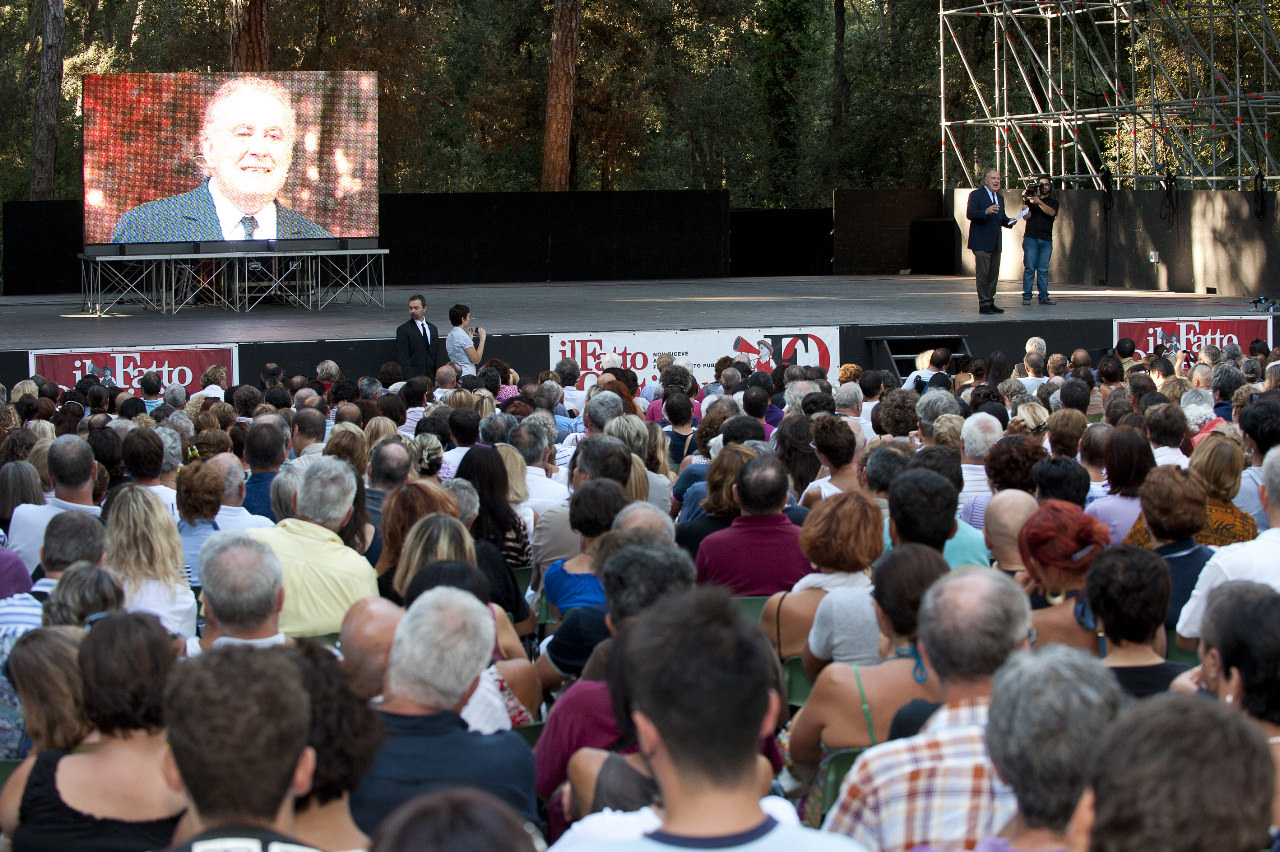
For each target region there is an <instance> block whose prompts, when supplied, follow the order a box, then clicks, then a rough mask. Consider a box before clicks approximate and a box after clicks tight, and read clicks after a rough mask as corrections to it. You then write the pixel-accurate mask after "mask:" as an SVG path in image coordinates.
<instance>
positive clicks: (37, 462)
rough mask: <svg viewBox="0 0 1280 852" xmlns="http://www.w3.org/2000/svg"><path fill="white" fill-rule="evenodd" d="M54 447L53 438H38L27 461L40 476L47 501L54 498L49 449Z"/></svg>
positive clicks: (28, 454)
mask: <svg viewBox="0 0 1280 852" xmlns="http://www.w3.org/2000/svg"><path fill="white" fill-rule="evenodd" d="M28 431H30V430H28ZM33 434H34V433H33ZM52 446H53V438H41V437H39V436H37V438H36V442H35V443H34V444H32V445H31V450H30V451H29V452H28V453H27V461H28V462H29V463H30V464H31V466H32V467H34V468H35V469H36V473H37V474H38V475H39V476H40V487H41V488H42V489H43V490H44V497H45V499H46V500H48V499H49V498H50V497H52V496H53V480H51V479H50V478H49V448H50V447H52Z"/></svg>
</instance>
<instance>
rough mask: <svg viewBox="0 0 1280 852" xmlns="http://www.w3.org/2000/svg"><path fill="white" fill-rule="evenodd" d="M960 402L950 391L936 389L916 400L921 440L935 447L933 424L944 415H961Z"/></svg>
mask: <svg viewBox="0 0 1280 852" xmlns="http://www.w3.org/2000/svg"><path fill="white" fill-rule="evenodd" d="M959 413H960V401H959V400H958V399H956V398H955V397H954V396H953V395H952V394H951V392H950V391H948V390H943V389H942V388H935V389H934V390H931V391H926V392H925V394H924V395H923V396H921V397H920V398H919V399H918V400H916V417H917V418H918V420H919V425H920V440H921V442H923V443H924V444H925V445H927V446H932V445H933V424H934V423H936V422H937V421H938V418H939V417H941V416H942V415H944V414H959Z"/></svg>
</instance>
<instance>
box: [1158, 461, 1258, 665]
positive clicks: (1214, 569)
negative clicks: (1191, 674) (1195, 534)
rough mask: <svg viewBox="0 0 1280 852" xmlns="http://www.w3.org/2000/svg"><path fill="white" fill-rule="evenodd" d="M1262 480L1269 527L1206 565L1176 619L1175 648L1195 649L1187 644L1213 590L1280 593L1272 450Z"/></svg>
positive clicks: (1197, 632)
mask: <svg viewBox="0 0 1280 852" xmlns="http://www.w3.org/2000/svg"><path fill="white" fill-rule="evenodd" d="M1262 476H1263V485H1262V486H1261V487H1260V488H1259V496H1260V497H1261V500H1262V505H1263V507H1265V509H1266V511H1267V515H1268V517H1269V519H1270V520H1271V521H1272V523H1269V524H1268V528H1267V530H1266V531H1265V532H1262V533H1260V534H1259V535H1258V537H1257V538H1255V539H1254V540H1253V541H1244V542H1240V543H1239V544H1230V545H1227V546H1226V547H1222V548H1219V549H1218V550H1217V551H1216V552H1215V553H1214V554H1213V556H1212V557H1211V558H1210V559H1209V561H1208V562H1206V563H1205V565H1204V568H1203V569H1201V571H1200V576H1199V578H1198V579H1197V580H1196V585H1195V588H1194V589H1193V590H1192V591H1191V597H1189V598H1188V599H1187V605H1186V606H1184V607H1183V608H1182V613H1181V615H1179V616H1178V637H1179V638H1178V647H1179V648H1182V649H1183V650H1188V649H1190V648H1192V647H1194V645H1195V643H1194V641H1186V640H1195V639H1198V638H1200V620H1201V619H1202V618H1203V617H1204V610H1205V605H1206V604H1207V603H1208V597H1209V593H1210V592H1211V591H1213V589H1214V588H1215V587H1217V586H1220V585H1222V584H1223V583H1229V582H1231V581H1232V580H1253V581H1255V582H1258V583H1265V584H1266V585H1268V586H1271V587H1272V588H1276V589H1280V576H1278V575H1277V574H1276V571H1275V569H1274V562H1273V559H1274V556H1275V551H1273V550H1272V549H1271V548H1272V547H1273V546H1274V545H1275V544H1276V543H1277V542H1278V541H1280V531H1277V532H1274V533H1273V532H1272V530H1271V527H1275V526H1277V525H1280V500H1275V501H1273V500H1272V498H1271V495H1273V494H1280V452H1277V451H1276V450H1275V449H1274V448H1273V449H1272V451H1271V452H1269V453H1267V458H1266V459H1265V460H1264V461H1263V463H1262Z"/></svg>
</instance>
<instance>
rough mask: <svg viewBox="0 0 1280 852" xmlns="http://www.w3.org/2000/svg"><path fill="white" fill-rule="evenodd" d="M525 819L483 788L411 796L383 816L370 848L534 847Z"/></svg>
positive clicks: (375, 851)
mask: <svg viewBox="0 0 1280 852" xmlns="http://www.w3.org/2000/svg"><path fill="white" fill-rule="evenodd" d="M537 848H539V847H536V846H535V845H534V842H533V836H532V835H531V834H530V831H529V829H528V827H527V823H525V822H524V821H522V820H521V818H520V815H519V814H517V813H516V812H515V811H514V810H512V809H511V806H510V805H507V804H505V803H504V802H503V801H502V800H500V799H498V798H496V797H494V796H491V795H489V794H488V793H484V792H482V791H480V790H467V789H463V788H459V789H456V790H440V791H438V792H435V793H431V794H429V795H426V796H418V797H417V798H416V799H410V800H409V801H407V802H405V803H404V804H403V805H401V806H400V807H398V808H396V810H395V811H393V812H392V814H391V815H390V816H389V817H387V818H386V819H385V820H383V821H382V827H381V828H380V829H378V834H377V836H376V837H374V839H373V846H372V847H371V849H370V852H535V850H536V849H537Z"/></svg>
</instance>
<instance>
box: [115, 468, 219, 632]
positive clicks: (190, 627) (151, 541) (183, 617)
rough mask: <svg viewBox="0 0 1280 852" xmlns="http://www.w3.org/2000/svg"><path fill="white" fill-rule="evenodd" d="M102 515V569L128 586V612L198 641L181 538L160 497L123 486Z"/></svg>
mask: <svg viewBox="0 0 1280 852" xmlns="http://www.w3.org/2000/svg"><path fill="white" fill-rule="evenodd" d="M103 514H104V515H106V516H107V550H106V556H105V558H104V560H103V564H105V565H106V566H107V570H109V571H110V572H111V573H112V574H113V575H114V576H115V578H116V579H117V580H119V581H120V585H121V586H123V587H124V593H125V609H126V610H127V611H129V612H148V613H151V614H152V615H154V616H156V617H157V618H159V619H160V623H161V624H163V625H164V628H165V629H166V630H168V631H169V632H170V633H171V634H173V635H175V636H180V637H182V638H183V639H189V638H191V637H192V636H194V635H195V633H196V599H195V596H194V595H193V594H192V593H191V585H190V583H188V581H187V577H186V574H185V572H184V571H183V570H182V568H183V563H184V556H183V552H182V537H181V536H180V535H179V534H178V524H177V522H176V521H174V519H173V516H172V515H170V514H169V512H168V510H167V509H165V507H164V504H163V503H161V502H160V498H159V497H157V496H156V495H154V494H152V493H151V491H149V490H148V489H146V488H144V487H142V486H140V485H121V486H120V487H119V488H117V489H115V491H113V492H112V494H111V499H110V500H108V501H107V506H106V511H105V512H104V513H103Z"/></svg>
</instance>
